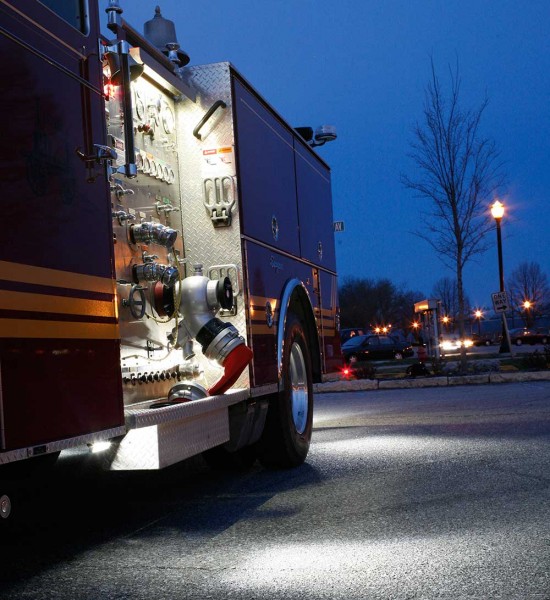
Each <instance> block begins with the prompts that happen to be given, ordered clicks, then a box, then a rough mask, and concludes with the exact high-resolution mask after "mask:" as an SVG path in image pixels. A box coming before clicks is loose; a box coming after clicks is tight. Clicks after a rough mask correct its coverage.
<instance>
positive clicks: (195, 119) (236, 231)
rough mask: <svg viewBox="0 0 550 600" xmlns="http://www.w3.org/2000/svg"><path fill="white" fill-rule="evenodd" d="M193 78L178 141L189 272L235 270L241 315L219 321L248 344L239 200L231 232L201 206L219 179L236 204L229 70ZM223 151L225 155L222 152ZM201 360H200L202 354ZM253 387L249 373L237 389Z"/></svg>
mask: <svg viewBox="0 0 550 600" xmlns="http://www.w3.org/2000/svg"><path fill="white" fill-rule="evenodd" d="M189 72H190V82H191V84H192V85H193V87H194V88H195V89H196V91H197V99H196V102H192V101H191V100H189V99H187V98H185V99H183V100H182V101H181V102H180V103H178V104H177V105H176V113H177V127H178V129H177V135H178V139H180V140H185V142H184V143H182V144H181V146H180V152H179V172H180V177H181V182H182V184H181V213H182V220H183V239H184V244H185V252H186V258H187V261H188V266H187V272H188V274H189V273H190V272H191V269H190V265H193V264H195V263H199V264H202V265H203V267H204V273H205V274H206V273H207V270H208V269H209V267H211V266H213V265H217V266H219V265H235V266H236V267H237V274H236V273H235V269H233V268H229V269H228V270H227V274H228V275H229V277H230V278H231V279H232V282H233V285H234V286H235V287H239V288H240V289H241V292H240V293H239V295H238V296H237V297H236V303H237V314H236V315H234V316H225V315H222V316H221V319H222V320H224V321H229V322H231V323H232V324H233V325H234V326H235V327H236V328H237V329H238V331H239V332H240V334H241V335H242V336H243V337H244V338H245V340H246V339H247V332H246V314H245V310H244V299H243V298H244V297H243V293H242V285H239V281H237V280H238V279H240V278H242V273H243V266H242V246H241V237H240V222H239V213H238V206H237V204H238V200H237V201H236V203H235V205H234V207H233V212H232V222H231V225H230V226H228V227H214V224H213V222H212V220H211V218H210V214H209V211H208V210H207V209H206V208H205V206H204V202H203V199H204V193H205V192H204V182H205V179H215V178H217V177H220V178H221V177H230V178H231V180H232V182H233V185H234V194H235V198H237V197H238V181H237V177H236V165H235V152H234V147H235V139H234V131H233V105H232V95H231V73H230V65H229V63H216V64H211V65H202V66H195V67H191V68H190V69H189ZM218 100H222V101H223V102H224V103H225V105H226V108H225V109H218V110H217V111H216V112H215V113H214V114H213V116H212V118H211V119H210V120H209V121H208V122H207V123H206V124H205V126H204V127H203V128H202V129H201V131H200V133H201V137H202V139H201V140H199V139H197V138H196V137H195V136H194V135H193V130H194V129H195V127H197V125H198V124H199V123H200V121H201V119H202V118H203V117H204V115H205V114H206V112H207V111H208V110H209V109H210V107H212V106H213V105H214V103H215V102H217V101H218ZM229 149H231V151H229ZM220 150H223V152H219V151H220ZM197 354H200V351H198V352H197ZM201 367H204V369H205V377H206V378H207V379H210V380H211V381H214V380H215V379H217V378H218V377H219V370H216V369H215V368H214V369H213V368H212V365H211V364H210V363H208V362H206V361H203V362H202V363H201ZM249 385H250V382H249V376H248V369H246V370H245V372H244V373H243V374H242V375H241V376H240V378H239V380H238V381H237V383H236V384H235V386H236V387H249Z"/></svg>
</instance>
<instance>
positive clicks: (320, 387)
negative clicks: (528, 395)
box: [313, 371, 550, 394]
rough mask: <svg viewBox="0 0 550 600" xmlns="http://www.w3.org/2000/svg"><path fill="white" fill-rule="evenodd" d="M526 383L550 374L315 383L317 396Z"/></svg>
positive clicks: (481, 375) (541, 372) (548, 379)
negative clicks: (368, 391) (332, 393)
mask: <svg viewBox="0 0 550 600" xmlns="http://www.w3.org/2000/svg"><path fill="white" fill-rule="evenodd" d="M526 381H550V371H524V372H520V373H481V374H476V375H453V376H445V377H417V378H415V379H349V380H339V381H327V382H326V383H314V384H313V392H314V393H316V394H322V393H328V392H357V391H365V390H402V389H411V388H425V387H448V386H458V385H482V384H491V383H512V382H520V383H522V382H526Z"/></svg>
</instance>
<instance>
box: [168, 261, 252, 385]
mask: <svg viewBox="0 0 550 600" xmlns="http://www.w3.org/2000/svg"><path fill="white" fill-rule="evenodd" d="M194 268H195V275H191V276H190V277H186V278H185V279H184V280H183V281H182V282H181V283H180V284H179V285H180V293H181V301H180V313H181V315H182V317H183V319H182V322H181V323H180V324H179V325H178V328H177V330H176V329H174V330H173V331H172V337H173V338H176V337H177V345H178V346H179V347H181V348H183V351H184V356H185V354H186V348H188V347H189V346H188V341H189V340H190V339H193V338H194V339H196V340H197V342H198V343H199V344H200V345H201V348H202V352H203V354H204V356H206V357H207V358H209V359H210V360H213V361H215V362H217V363H218V364H219V365H221V366H223V367H224V374H223V376H222V377H221V378H220V379H219V380H218V382H216V383H215V384H214V386H212V387H211V388H210V389H209V390H208V392H209V393H210V394H221V393H223V392H224V391H225V390H226V389H228V388H229V387H231V385H233V383H235V381H236V380H237V379H238V377H239V375H240V374H241V373H242V371H243V370H244V369H245V367H246V366H247V365H248V363H249V362H250V361H251V360H252V350H250V348H248V346H246V344H245V341H244V338H243V337H242V336H241V335H240V334H239V332H238V330H237V329H236V328H235V327H234V326H233V325H232V324H231V323H225V322H223V321H221V320H220V319H218V318H217V317H216V316H215V314H216V312H217V311H218V310H220V308H223V309H226V310H229V309H230V308H232V306H233V287H232V285H231V280H230V279H229V277H224V278H223V279H217V280H212V279H208V277H204V276H203V275H202V265H195V267H194Z"/></svg>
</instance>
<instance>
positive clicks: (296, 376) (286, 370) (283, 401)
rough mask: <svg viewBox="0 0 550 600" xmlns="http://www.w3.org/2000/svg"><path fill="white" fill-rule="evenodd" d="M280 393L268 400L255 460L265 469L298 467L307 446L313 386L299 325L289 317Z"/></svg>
mask: <svg viewBox="0 0 550 600" xmlns="http://www.w3.org/2000/svg"><path fill="white" fill-rule="evenodd" d="M282 384H283V389H282V391H280V392H279V393H278V394H276V395H274V396H273V397H272V398H271V401H270V403H269V408H268V411H267V418H266V423H265V428H264V432H263V434H262V437H261V439H260V442H259V444H258V457H259V459H260V462H261V463H262V464H263V465H264V466H267V467H275V468H288V467H297V466H298V465H301V464H302V463H303V462H304V460H305V459H306V456H307V453H308V451H309V445H310V442H311V432H312V423H313V384H312V376H311V358H310V353H309V347H308V343H307V340H306V336H305V333H304V328H303V325H302V323H301V321H300V320H299V319H298V318H297V317H296V316H295V315H293V314H289V316H288V319H287V326H286V331H285V336H284V346H283V364H282Z"/></svg>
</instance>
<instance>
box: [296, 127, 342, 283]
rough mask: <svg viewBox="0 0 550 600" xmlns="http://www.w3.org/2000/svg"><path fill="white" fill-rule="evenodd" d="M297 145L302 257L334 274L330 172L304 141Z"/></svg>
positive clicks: (334, 256)
mask: <svg viewBox="0 0 550 600" xmlns="http://www.w3.org/2000/svg"><path fill="white" fill-rule="evenodd" d="M294 143H295V147H296V154H295V156H296V189H297V190H298V216H299V223H300V250H301V257H302V258H305V259H306V260H308V261H311V262H312V263H314V264H316V265H319V266H322V267H324V268H325V269H328V270H330V271H333V272H335V271H336V253H335V249H334V232H333V224H332V194H331V184H330V171H329V169H328V168H327V167H326V166H325V165H324V164H323V163H322V162H321V160H319V158H317V157H316V156H315V155H314V153H313V152H311V151H310V150H309V149H308V148H306V147H305V146H304V145H303V143H302V142H300V141H299V140H298V139H295V141H294Z"/></svg>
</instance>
